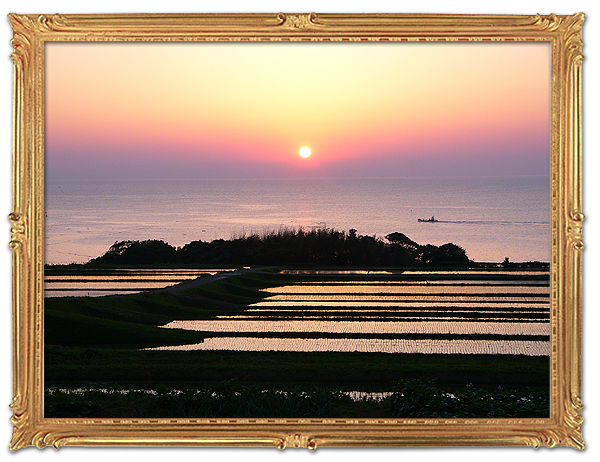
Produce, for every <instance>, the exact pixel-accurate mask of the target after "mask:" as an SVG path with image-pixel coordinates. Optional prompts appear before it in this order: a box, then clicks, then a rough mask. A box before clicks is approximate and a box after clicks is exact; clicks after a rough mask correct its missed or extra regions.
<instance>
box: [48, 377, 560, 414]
mask: <svg viewBox="0 0 600 462" xmlns="http://www.w3.org/2000/svg"><path fill="white" fill-rule="evenodd" d="M45 402H46V414H45V415H46V417H70V418H73V417H80V418H81V417H85V418H106V417H114V416H126V417H128V418H132V419H135V418H163V419H164V418H190V419H193V418H331V417H334V418H352V417H363V418H365V417H371V418H372V417H378V418H399V419H404V418H490V417H493V418H504V417H507V418H536V417H537V418H547V417H549V412H548V409H549V391H548V389H546V390H542V389H536V388H521V389H503V388H502V387H498V388H496V389H485V388H477V387H473V386H472V384H468V385H467V386H465V387H462V388H449V387H443V386H439V385H438V384H437V382H436V381H435V380H432V379H424V378H416V379H408V380H402V381H400V382H396V383H393V384H391V386H390V387H389V388H388V391H387V392H386V393H385V394H382V395H379V396H376V395H375V396H373V395H363V396H362V397H357V398H355V399H352V398H351V396H350V395H349V394H348V393H344V392H342V391H340V390H339V389H336V388H331V387H323V386H296V387H289V386H288V387H280V386H278V387H265V386H261V385H248V384H242V383H240V382H238V381H235V380H233V381H226V382H220V383H214V384H211V385H208V386H204V387H201V388H200V389H197V388H196V389H187V390H178V389H174V388H167V387H164V386H160V387H157V388H156V389H152V390H135V389H131V388H119V387H113V388H91V389H86V390H78V391H68V390H64V389H62V390H61V389H59V388H51V389H49V390H47V392H46V396H45Z"/></svg>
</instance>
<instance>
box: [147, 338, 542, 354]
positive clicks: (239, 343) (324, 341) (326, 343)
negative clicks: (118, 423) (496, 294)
mask: <svg viewBox="0 0 600 462" xmlns="http://www.w3.org/2000/svg"><path fill="white" fill-rule="evenodd" d="M149 349H150V350H175V351H190V350H234V351H305V352H309V351H310V352H325V351H329V352H348V353H350V352H363V353H375V352H377V353H425V354H504V355H506V354H510V355H527V356H547V355H549V354H550V343H549V342H540V341H521V340H431V339H417V340H407V339H337V338H254V337H217V338H207V339H205V340H204V342H202V343H197V344H191V345H178V346H168V347H158V348H149Z"/></svg>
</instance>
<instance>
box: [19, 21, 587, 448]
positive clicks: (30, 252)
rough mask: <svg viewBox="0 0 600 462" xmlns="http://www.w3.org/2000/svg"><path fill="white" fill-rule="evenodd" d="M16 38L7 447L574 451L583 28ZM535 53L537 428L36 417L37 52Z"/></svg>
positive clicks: (118, 30)
mask: <svg viewBox="0 0 600 462" xmlns="http://www.w3.org/2000/svg"><path fill="white" fill-rule="evenodd" d="M9 19H10V22H11V25H12V28H13V33H14V36H13V39H12V45H13V47H14V51H13V53H12V54H11V57H12V59H13V63H14V105H13V107H14V111H13V210H12V212H11V213H10V215H9V220H10V221H11V241H10V247H11V249H12V252H13V338H14V341H13V377H14V379H13V380H14V382H13V383H14V385H13V391H14V392H13V396H14V397H13V400H12V404H11V407H12V410H13V416H12V419H11V420H12V423H13V436H12V440H11V442H10V448H11V449H13V450H14V449H19V448H22V447H25V446H29V445H34V446H37V447H40V448H41V447H45V446H53V447H60V446H65V445H88V446H97V445H163V446H179V445H197V446H208V445H213V446H274V447H278V448H280V449H283V448H285V447H305V448H310V449H315V448H316V447H317V446H356V445H360V446H399V445H419V446H423V445H428V446H444V445H446V446H448V445H452V446H457V445H461V446H473V445H483V446H490V445H529V446H534V447H538V446H571V447H574V448H583V447H584V443H583V438H582V428H581V427H582V415H581V411H582V403H581V313H582V290H581V286H582V263H581V258H582V247H583V243H582V221H583V214H582V185H581V179H582V174H581V160H582V143H581V139H582V122H581V106H582V94H581V88H582V85H581V75H582V72H581V66H582V58H583V54H582V46H583V43H582V25H583V20H584V15H583V14H582V13H578V14H575V15H572V16H557V15H554V14H551V15H532V16H509V15H486V16H483V15H401V14H379V15H376V14H371V15H367V14H365V15H361V14H322V15H321V14H315V13H310V14H283V13H279V14H169V15H148V14H133V15H68V14H65V15H60V14H55V15H16V14H11V15H9ZM232 40H233V41H255V40H277V41H365V40H368V41H379V40H385V41H461V40H464V41H545V42H549V43H551V45H552V95H551V98H552V114H551V123H552V127H551V137H552V139H551V153H550V156H551V159H550V161H551V162H550V163H551V201H552V204H551V241H552V242H551V247H552V257H551V266H550V268H551V287H552V289H551V301H552V308H551V322H552V326H553V327H552V335H551V361H550V362H551V380H550V383H551V415H550V418H548V419H470V420H469V419H449V420H434V419H422V420H386V419H375V420H368V419H367V420H365V419H362V420H344V419H334V420H327V419H326V420H321V421H315V420H302V419H191V420H190V419H188V420H184V419H177V420H169V419H167V420H165V419H75V418H74V419H47V418H44V415H43V391H44V385H43V375H44V372H43V263H44V262H43V255H44V249H43V236H44V231H43V227H44V194H43V185H44V141H43V140H44V124H43V121H44V117H43V116H44V93H43V88H44V44H45V42H51V41H232Z"/></svg>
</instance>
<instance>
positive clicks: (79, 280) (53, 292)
mask: <svg viewBox="0 0 600 462" xmlns="http://www.w3.org/2000/svg"><path fill="white" fill-rule="evenodd" d="M228 271H234V269H165V270H163V269H143V268H142V269H120V268H119V269H113V270H109V272H106V271H93V270H90V271H87V272H86V273H81V272H79V273H77V274H68V273H64V272H63V273H60V272H59V273H54V274H53V273H52V272H51V271H47V272H46V273H47V274H46V275H45V276H44V297H46V298H48V297H84V296H86V297H102V296H105V295H126V294H134V293H138V292H142V291H145V290H153V289H163V288H165V287H169V286H173V285H175V284H179V283H181V282H184V281H189V280H193V279H196V278H199V277H203V276H212V275H215V274H217V273H220V272H228Z"/></svg>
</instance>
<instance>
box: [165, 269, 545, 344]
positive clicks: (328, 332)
mask: <svg viewBox="0 0 600 462" xmlns="http://www.w3.org/2000/svg"><path fill="white" fill-rule="evenodd" d="M287 273H288V274H295V275H300V276H301V277H302V276H308V277H309V278H310V280H309V281H307V280H304V281H303V280H300V281H298V282H296V283H293V284H287V285H283V286H277V287H269V288H265V289H263V290H262V293H263V294H264V299H263V300H262V301H259V302H256V303H253V304H250V305H248V306H247V307H244V309H242V310H240V312H239V313H234V314H227V315H221V316H217V318H216V319H209V320H202V321H175V322H172V323H169V324H167V325H165V326H163V327H164V328H176V329H185V330H196V331H201V332H203V334H204V341H203V342H201V343H198V344H193V345H180V346H176V347H173V346H170V347H160V349H170V350H233V351H303V352H304V351H305V352H319V351H331V352H378V353H426V354H507V355H530V356H547V355H549V353H550V342H549V335H550V320H549V318H550V287H549V275H548V272H547V271H534V270H532V271H530V270H526V271H474V270H469V271H441V272H430V271H410V272H402V273H400V272H395V273H392V272H385V271H363V272H361V271H338V272H335V271H316V270H298V271H296V270H293V271H292V270H290V271H289V272H287ZM357 275H358V276H359V277H367V278H368V280H365V279H359V278H357ZM331 278H334V279H335V280H331ZM482 336H487V337H486V338H482Z"/></svg>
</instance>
